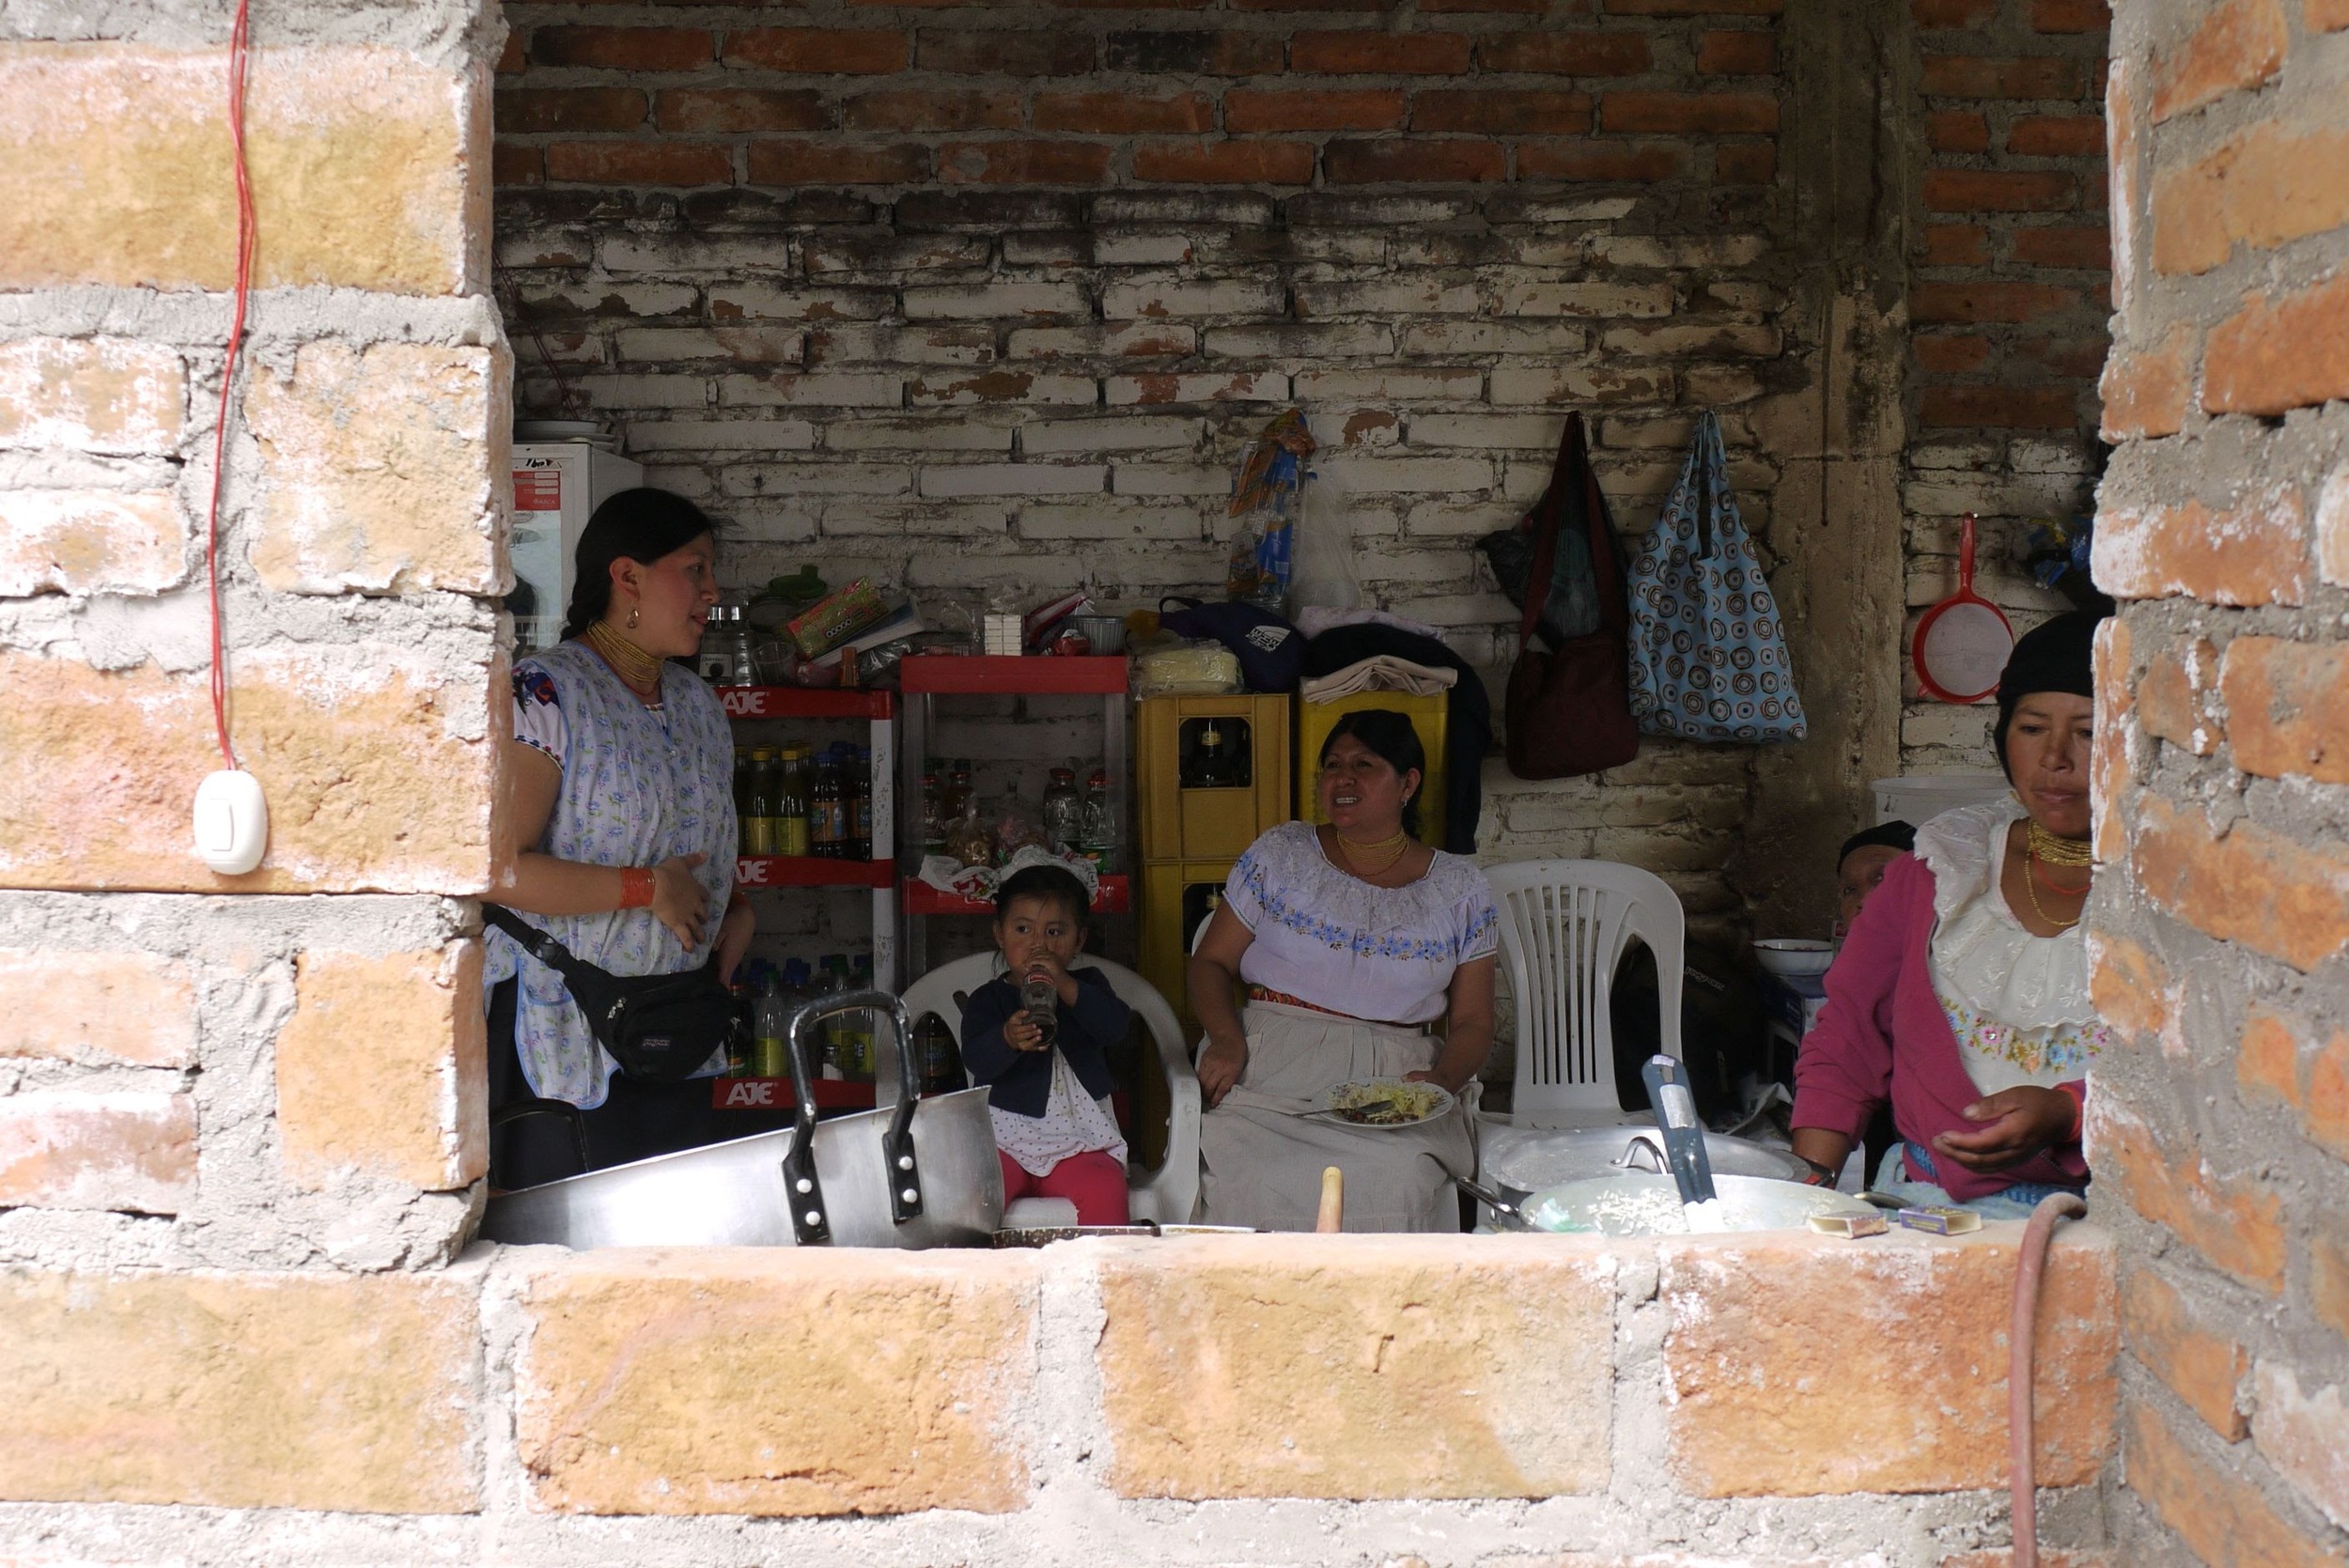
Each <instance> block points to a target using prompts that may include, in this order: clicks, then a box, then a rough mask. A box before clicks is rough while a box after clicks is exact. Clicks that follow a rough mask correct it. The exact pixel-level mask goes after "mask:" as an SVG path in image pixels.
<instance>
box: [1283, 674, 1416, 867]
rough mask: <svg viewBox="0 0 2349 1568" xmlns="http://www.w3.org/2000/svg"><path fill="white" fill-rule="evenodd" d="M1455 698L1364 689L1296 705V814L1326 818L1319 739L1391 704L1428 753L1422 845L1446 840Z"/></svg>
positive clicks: (1322, 739)
mask: <svg viewBox="0 0 2349 1568" xmlns="http://www.w3.org/2000/svg"><path fill="white" fill-rule="evenodd" d="M1451 705H1452V699H1451V697H1450V696H1449V695H1448V694H1445V693H1442V692H1439V693H1437V694H1436V695H1434V696H1431V697H1422V696H1417V695H1414V694H1413V693H1411V692H1408V691H1361V692H1357V693H1356V694H1355V695H1353V696H1350V697H1337V698H1333V699H1331V700H1330V701H1329V702H1326V703H1308V702H1300V703H1299V704H1298V705H1297V815H1299V816H1300V817H1303V818H1304V819H1305V820H1306V821H1308V822H1326V821H1328V820H1329V818H1328V817H1326V816H1324V815H1322V814H1321V803H1320V801H1319V800H1318V799H1317V798H1316V796H1315V789H1314V785H1315V779H1316V776H1317V775H1318V774H1319V773H1320V771H1321V743H1322V742H1323V741H1324V740H1327V739H1328V738H1329V737H1330V731H1331V730H1333V729H1335V728H1336V727H1337V722H1338V720H1339V719H1340V718H1341V717H1342V716H1343V715H1346V714H1348V713H1358V712H1360V711H1361V710H1362V709H1364V708H1370V707H1384V708H1392V709H1393V710H1394V711H1395V712H1397V713H1401V714H1403V715H1405V716H1406V717H1408V719H1409V720H1410V721H1411V727H1412V728H1413V729H1415V730H1417V731H1418V732H1419V743H1420V745H1421V747H1422V748H1423V749H1424V750H1425V751H1426V753H1427V776H1426V778H1425V779H1424V780H1423V781H1422V782H1421V784H1420V786H1419V836H1420V842H1421V843H1423V844H1432V845H1436V846H1441V845H1442V844H1443V802H1444V777H1443V748H1444V737H1445V735H1446V733H1447V732H1448V731H1449V730H1450V728H1451V722H1452V706H1451Z"/></svg>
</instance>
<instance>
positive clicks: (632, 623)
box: [628, 610, 636, 631]
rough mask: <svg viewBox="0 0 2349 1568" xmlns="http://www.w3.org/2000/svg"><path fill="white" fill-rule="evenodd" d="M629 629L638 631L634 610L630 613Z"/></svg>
mask: <svg viewBox="0 0 2349 1568" xmlns="http://www.w3.org/2000/svg"><path fill="white" fill-rule="evenodd" d="M628 629H629V630H630V631H633V630H635V629H636V612H635V611H633V610H631V611H630V612H629V613H628Z"/></svg>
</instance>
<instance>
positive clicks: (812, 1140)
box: [783, 999, 839, 1247]
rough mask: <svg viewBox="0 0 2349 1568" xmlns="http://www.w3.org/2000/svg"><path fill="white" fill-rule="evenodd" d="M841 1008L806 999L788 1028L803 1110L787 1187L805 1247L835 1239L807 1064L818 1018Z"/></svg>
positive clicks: (786, 1161) (794, 1228)
mask: <svg viewBox="0 0 2349 1568" xmlns="http://www.w3.org/2000/svg"><path fill="white" fill-rule="evenodd" d="M827 1000H829V999H827ZM838 1011H839V1009H838V1008H836V1007H831V1006H827V1005H825V1003H824V1002H822V1001H808V1002H802V1003H801V1004H800V1006H799V1008H798V1009H797V1010H796V1011H794V1012H793V1013H792V1015H791V1022H790V1023H789V1024H788V1025H787V1026H786V1028H785V1030H784V1032H785V1033H786V1035H787V1036H789V1039H790V1057H791V1094H792V1095H793V1097H794V1098H795V1099H796V1100H797V1101H798V1102H799V1114H798V1116H797V1117H796V1118H795V1119H794V1120H793V1122H792V1124H791V1147H790V1149H789V1151H788V1152H786V1154H785V1155H784V1157H783V1189H784V1194H785V1196H786V1198H787V1199H788V1200H789V1201H790V1204H791V1234H792V1235H793V1236H794V1237H795V1238H796V1239H797V1240H798V1242H799V1244H800V1245H801V1246H802V1247H827V1246H830V1245H831V1244H832V1220H831V1218H830V1217H829V1215H828V1214H827V1213H826V1211H825V1208H824V1184H823V1182H822V1181H821V1180H820V1179H819V1178H818V1177H817V1174H816V1082H815V1079H816V1075H815V1074H814V1073H812V1072H810V1071H809V1070H808V1065H807V1063H808V1047H809V1042H810V1040H811V1039H812V1037H813V1035H814V1033H815V1028H816V1023H817V1019H819V1018H821V1017H826V1016H828V1015H830V1014H832V1013H835V1012H838Z"/></svg>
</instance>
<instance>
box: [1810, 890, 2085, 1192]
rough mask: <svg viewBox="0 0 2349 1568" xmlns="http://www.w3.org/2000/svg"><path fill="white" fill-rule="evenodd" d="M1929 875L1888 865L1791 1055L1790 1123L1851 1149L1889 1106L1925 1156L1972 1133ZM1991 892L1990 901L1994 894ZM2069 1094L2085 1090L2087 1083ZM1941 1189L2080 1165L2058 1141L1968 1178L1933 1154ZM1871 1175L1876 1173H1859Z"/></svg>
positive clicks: (2070, 1171) (2070, 1174) (2073, 1175)
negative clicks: (1944, 1139)
mask: <svg viewBox="0 0 2349 1568" xmlns="http://www.w3.org/2000/svg"><path fill="white" fill-rule="evenodd" d="M1933 890H1934V879H1933V873H1932V872H1931V871H1929V870H1927V869H1926V868H1925V865H1924V862H1921V861H1919V860H1918V859H1917V858H1916V857H1915V856H1913V855H1904V856H1902V857H1901V858H1900V859H1899V860H1897V861H1894V862H1892V863H1891V864H1890V866H1888V867H1887V868H1886V869H1885V873H1884V880H1883V881H1882V882H1881V883H1880V884H1878V885H1877V887H1876V890H1875V892H1874V893H1870V894H1869V895H1868V903H1867V907H1866V908H1863V909H1861V910H1860V912H1859V919H1858V920H1856V921H1854V922H1853V923H1852V928H1851V934H1850V935H1849V936H1847V937H1846V938H1844V939H1843V952H1841V953H1839V954H1838V955H1836V958H1835V965H1834V967H1833V968H1832V969H1830V970H1828V971H1827V1006H1826V1008H1825V1009H1823V1010H1822V1011H1821V1012H1820V1014H1819V1022H1818V1027H1816V1028H1815V1029H1813V1030H1812V1032H1811V1033H1810V1035H1809V1036H1808V1037H1807V1038H1806V1039H1805V1040H1804V1041H1803V1043H1802V1051H1801V1054H1800V1055H1798V1056H1797V1058H1796V1060H1795V1114H1794V1125H1795V1126H1798V1127H1825V1128H1827V1129H1828V1130H1829V1131H1830V1132H1840V1133H1842V1134H1843V1135H1844V1136H1845V1137H1847V1138H1849V1139H1850V1140H1851V1141H1852V1142H1853V1143H1854V1144H1855V1145H1857V1144H1858V1143H1859V1141H1860V1136H1861V1134H1862V1133H1864V1132H1865V1131H1866V1130H1867V1126H1868V1119H1869V1117H1870V1116H1871V1115H1873V1114H1874V1113H1875V1108H1876V1107H1877V1106H1879V1105H1882V1104H1884V1103H1885V1102H1886V1101H1887V1100H1890V1102H1891V1106H1892V1123H1893V1125H1894V1126H1896V1127H1898V1128H1899V1129H1900V1135H1901V1136H1902V1137H1903V1138H1904V1139H1906V1140H1907V1141H1909V1142H1911V1143H1918V1144H1921V1145H1923V1146H1924V1148H1925V1149H1926V1150H1927V1151H1928V1152H1932V1150H1933V1139H1934V1135H1935V1134H1937V1133H1943V1132H1973V1131H1976V1130H1978V1128H1977V1126H1976V1125H1975V1124H1974V1123H1971V1122H1968V1120H1966V1118H1965V1116H1964V1115H1963V1114H1962V1112H1963V1111H1964V1110H1965V1109H1966V1107H1968V1106H1969V1105H1971V1104H1973V1103H1974V1102H1975V1101H1976V1100H1979V1099H1981V1098H1982V1097H1983V1095H1982V1091H1981V1090H1979V1089H1977V1088H1975V1087H1974V1080H1973V1079H1971V1078H1970V1077H1968V1075H1967V1072H1966V1063H1965V1059H1964V1057H1963V1055H1962V1054H1961V1053H1960V1051H1959V1049H1958V1044H1957V1036H1956V1034H1955V1033H1953V1032H1952V1031H1951V1029H1950V1020H1949V1017H1948V1015H1946V1014H1944V1013H1943V1012H1942V1011H1941V1001H1940V999H1939V998H1938V997H1937V996H1936V995H1934V990H1933V970H1932V964H1931V961H1930V950H1931V944H1932V941H1933V926H1934V914H1933ZM1991 896H1993V897H1995V896H1997V894H1996V892H1995V891H1994V892H1993V893H1991ZM2067 1087H2073V1088H2074V1092H2075V1093H2085V1080H2082V1082H2081V1083H2080V1084H2079V1085H2077V1086H2067ZM1933 1164H1934V1170H1935V1172H1937V1176H1936V1179H1937V1183H1938V1185H1939V1186H1940V1187H1941V1188H1943V1189H1944V1190H1946V1191H1947V1192H1948V1193H1949V1195H1950V1196H1951V1197H1952V1198H1955V1199H1957V1200H1958V1201H1959V1202H1960V1203H1965V1202H1968V1201H1970V1200H1972V1199H1975V1198H1983V1197H1987V1196H1988V1195H1989V1194H1991V1193H1993V1192H1998V1191H2001V1190H2003V1189H2004V1188H2009V1187H2012V1186H2014V1185H2015V1184H2016V1183H2018V1182H2068V1183H2074V1184H2077V1183H2079V1182H2082V1181H2085V1180H2086V1179H2087V1177H2088V1162H2087V1160H2086V1159H2084V1158H2083V1157H2081V1155H2080V1146H2079V1145H2078V1144H2077V1143H2062V1144H2058V1145H2057V1146H2056V1147H2054V1148H2052V1149H2049V1150H2047V1151H2046V1153H2044V1154H2040V1155H2034V1156H2033V1157H2030V1159H2027V1160H2025V1161H2023V1162H2022V1163H2021V1164H2020V1165H2013V1166H2009V1167H2008V1168H2007V1169H2005V1170H2003V1171H1999V1172H1978V1171H1968V1169H1966V1167H1965V1166H1963V1165H1960V1164H1959V1163H1958V1162H1957V1161H1956V1160H1954V1159H1952V1158H1951V1157H1949V1156H1947V1155H1942V1154H1935V1155H1934V1161H1933ZM1868 1175H1869V1177H1870V1179H1871V1180H1873V1179H1874V1178H1875V1172H1873V1171H1871V1172H1868Z"/></svg>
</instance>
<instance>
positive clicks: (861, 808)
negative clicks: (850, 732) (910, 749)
mask: <svg viewBox="0 0 2349 1568" xmlns="http://www.w3.org/2000/svg"><path fill="white" fill-rule="evenodd" d="M853 756H854V762H853V765H852V766H851V767H850V768H848V784H849V788H850V791H851V793H850V795H849V800H848V851H849V858H850V859H852V860H859V861H869V860H871V859H872V858H873V749H872V748H871V747H870V746H859V747H857V748H856V750H855V752H854V753H853Z"/></svg>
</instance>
